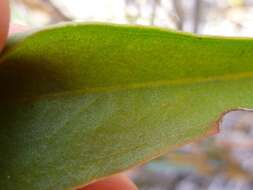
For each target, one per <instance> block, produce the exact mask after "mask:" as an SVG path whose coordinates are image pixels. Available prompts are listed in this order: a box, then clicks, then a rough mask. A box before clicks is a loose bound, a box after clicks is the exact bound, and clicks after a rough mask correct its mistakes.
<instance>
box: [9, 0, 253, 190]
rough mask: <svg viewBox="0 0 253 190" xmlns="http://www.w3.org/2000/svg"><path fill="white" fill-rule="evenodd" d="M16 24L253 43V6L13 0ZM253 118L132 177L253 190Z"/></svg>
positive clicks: (232, 122) (162, 184)
mask: <svg viewBox="0 0 253 190" xmlns="http://www.w3.org/2000/svg"><path fill="white" fill-rule="evenodd" d="M11 8H12V24H19V25H23V26H25V27H28V28H38V27H43V26H46V25H49V24H55V23H59V22H66V21H77V22H83V21H86V22H111V23H120V24H136V25H153V26H158V27H163V28H173V29H175V30H181V31H187V32H193V33H197V34H208V35H223V36H248V37H253V0H71V1H70V0H11ZM252 137H253V113H252V112H251V111H233V112H230V113H228V114H227V115H225V117H224V119H223V122H222V124H221V132H220V133H219V134H218V135H216V136H213V137H210V138H207V139H205V140H202V141H199V142H197V143H192V144H189V145H187V146H184V147H182V148H180V149H178V150H174V151H171V152H169V153H168V154H167V155H164V156H162V157H160V158H158V159H156V160H153V161H151V162H149V163H147V164H145V165H143V166H141V167H138V168H135V169H132V170H130V171H128V172H127V173H128V175H129V176H130V177H131V178H132V179H133V180H134V182H135V183H136V184H137V185H138V187H139V188H140V190H206V189H207V190H251V189H253V138H252Z"/></svg>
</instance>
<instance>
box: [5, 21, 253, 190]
mask: <svg viewBox="0 0 253 190" xmlns="http://www.w3.org/2000/svg"><path fill="white" fill-rule="evenodd" d="M252 52H253V40H252V39H236V38H234V39H233V38H221V37H219V38H218V37H203V36H194V35H190V34H185V33H178V32H174V31H169V30H162V29H155V28H145V27H144V28H143V27H133V26H116V25H103V24H70V25H65V26H60V27H52V28H49V29H45V30H42V31H39V32H35V33H33V34H30V35H28V36H26V37H24V38H18V39H15V40H14V41H12V42H11V43H10V45H9V47H8V48H7V49H6V51H5V52H4V53H3V54H2V56H1V57H0V92H1V93H0V123H1V126H0V155H1V156H0V171H1V172H0V187H4V189H5V190H13V189H18V190H23V189H24V190H34V189H36V190H52V189H54V190H69V189H73V188H75V187H78V186H79V187H80V186H82V185H85V184H87V183H89V182H91V181H92V180H95V179H98V178H101V177H104V176H108V175H111V174H114V173H116V172H119V171H123V170H125V169H127V168H129V167H131V166H134V165H136V164H140V163H142V162H144V161H147V160H150V159H152V158H154V157H156V156H158V155H160V154H162V153H164V152H166V151H167V150H170V149H172V148H174V147H175V146H177V145H181V144H184V143H187V142H189V141H192V140H194V139H197V138H199V137H201V136H203V135H204V134H206V133H207V132H208V131H209V130H210V127H211V126H212V125H213V124H214V123H215V122H216V121H217V119H218V118H219V115H220V114H221V113H222V112H223V111H225V110H229V109H234V108H238V107H248V108H250V107H253V99H252V92H253V63H252V60H253V53H252Z"/></svg>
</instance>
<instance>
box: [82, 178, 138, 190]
mask: <svg viewBox="0 0 253 190" xmlns="http://www.w3.org/2000/svg"><path fill="white" fill-rule="evenodd" d="M78 190H137V187H136V186H135V185H134V183H133V182H132V181H131V180H130V179H129V178H128V177H127V176H125V175H123V174H118V175H114V176H111V177H108V178H106V179H103V180H100V181H98V182H95V183H92V184H90V185H88V186H86V187H84V188H81V189H78Z"/></svg>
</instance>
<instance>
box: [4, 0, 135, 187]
mask: <svg viewBox="0 0 253 190" xmlns="http://www.w3.org/2000/svg"><path fill="white" fill-rule="evenodd" d="M9 21H10V12H9V3H8V0H0V51H1V50H2V48H3V47H4V45H5V42H6V39H7V36H8V31H9ZM18 30H20V29H19V27H14V28H12V29H11V32H18ZM21 30H23V29H21ZM78 190H137V188H136V186H135V185H134V184H133V182H131V180H130V179H128V177H127V176H125V175H123V174H117V175H114V176H111V177H108V178H105V179H102V180H100V181H97V182H95V183H92V184H90V185H88V186H86V187H82V188H79V189H78Z"/></svg>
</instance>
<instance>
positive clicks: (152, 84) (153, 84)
mask: <svg viewBox="0 0 253 190" xmlns="http://www.w3.org/2000/svg"><path fill="white" fill-rule="evenodd" d="M252 77H253V72H240V73H230V74H225V75H220V76H208V77H193V78H182V79H174V80H159V81H149V82H142V83H131V84H127V85H126V84H119V85H114V86H106V87H99V86H98V87H86V88H85V87H84V88H82V89H81V88H80V89H78V88H77V89H75V90H64V91H62V92H54V93H48V94H43V95H38V96H36V95H35V96H33V95H29V94H27V96H26V97H15V98H14V99H16V100H18V101H21V102H23V101H24V102H26V101H28V102H30V101H36V100H41V99H52V98H56V97H68V96H73V95H76V96H78V95H84V94H97V93H111V92H119V91H125V90H137V89H145V88H146V89H151V88H159V87H163V86H164V87H165V86H181V85H194V84H198V83H209V82H215V81H236V80H240V79H246V78H252ZM6 99H7V100H8V99H10V100H11V101H13V99H12V98H11V97H8V98H6ZM6 99H5V100H6Z"/></svg>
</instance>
